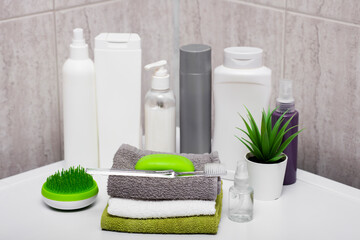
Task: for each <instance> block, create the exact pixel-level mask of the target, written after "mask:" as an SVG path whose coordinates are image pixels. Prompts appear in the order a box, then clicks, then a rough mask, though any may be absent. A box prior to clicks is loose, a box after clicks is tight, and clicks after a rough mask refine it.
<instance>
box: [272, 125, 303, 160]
mask: <svg viewBox="0 0 360 240" xmlns="http://www.w3.org/2000/svg"><path fill="white" fill-rule="evenodd" d="M296 127H298V125H296V126H292V127H290V128H288V129H287V130H286V131H285V132H284V133H283V135H282V137H279V138H277V140H276V142H275V143H274V144H273V145H272V148H271V151H270V155H271V156H274V154H275V155H276V152H277V150H278V149H279V147H280V144H281V142H282V140H283V138H284V136H285V134H286V133H287V132H289V131H290V130H292V129H294V128H296Z"/></svg>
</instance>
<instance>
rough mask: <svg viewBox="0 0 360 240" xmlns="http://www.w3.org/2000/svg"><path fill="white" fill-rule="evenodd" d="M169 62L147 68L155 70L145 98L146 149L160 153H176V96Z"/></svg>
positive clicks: (147, 68) (147, 66) (150, 65)
mask: <svg viewBox="0 0 360 240" xmlns="http://www.w3.org/2000/svg"><path fill="white" fill-rule="evenodd" d="M166 64H167V62H166V61H165V60H161V61H158V62H155V63H152V64H148V65H146V66H145V70H147V71H149V70H153V71H154V74H153V76H152V82H151V89H150V90H149V91H148V92H147V94H146V96H145V148H146V150H153V151H160V152H169V153H174V152H175V150H176V149H175V146H176V135H175V133H176V125H175V124H176V121H175V96H174V93H173V91H172V90H171V89H170V83H169V77H170V76H169V74H168V71H167V69H166V68H165V66H166Z"/></svg>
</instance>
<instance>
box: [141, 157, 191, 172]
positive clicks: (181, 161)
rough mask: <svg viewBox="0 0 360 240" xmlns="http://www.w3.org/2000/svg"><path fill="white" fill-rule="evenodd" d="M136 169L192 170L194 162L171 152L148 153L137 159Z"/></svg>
mask: <svg viewBox="0 0 360 240" xmlns="http://www.w3.org/2000/svg"><path fill="white" fill-rule="evenodd" d="M135 169H136V170H150V171H163V170H174V171H175V172H193V171H194V170H195V168H194V164H193V163H192V162H191V161H190V160H189V159H188V158H186V157H183V156H178V155H172V154H150V155H146V156H144V157H142V158H140V159H139V161H138V162H137V163H136V165H135Z"/></svg>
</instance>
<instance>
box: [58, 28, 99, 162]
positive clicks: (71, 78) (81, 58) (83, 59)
mask: <svg viewBox="0 0 360 240" xmlns="http://www.w3.org/2000/svg"><path fill="white" fill-rule="evenodd" d="M88 51H89V50H88V45H87V44H86V43H85V40H84V37H83V30H82V29H81V28H76V29H74V31H73V39H72V43H71V45H70V57H69V58H68V59H67V60H66V62H65V64H64V66H63V69H62V70H63V72H62V73H63V123H64V158H65V163H66V166H67V167H70V166H78V165H81V166H82V167H98V136H97V123H96V95H95V70H94V63H93V61H92V60H91V59H90V58H89V52H88Z"/></svg>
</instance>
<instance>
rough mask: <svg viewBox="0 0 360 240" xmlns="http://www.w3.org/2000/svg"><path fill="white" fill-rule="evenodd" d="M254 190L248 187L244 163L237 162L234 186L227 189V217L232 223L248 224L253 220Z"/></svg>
mask: <svg viewBox="0 0 360 240" xmlns="http://www.w3.org/2000/svg"><path fill="white" fill-rule="evenodd" d="M253 207H254V190H253V189H252V187H250V185H249V175H248V171H247V166H246V162H245V161H238V162H237V167H236V172H235V177H234V186H232V187H230V189H229V212H228V217H229V219H230V220H232V221H234V222H248V221H251V220H252V219H253Z"/></svg>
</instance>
